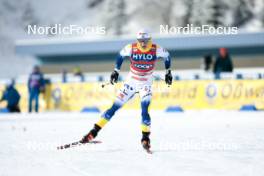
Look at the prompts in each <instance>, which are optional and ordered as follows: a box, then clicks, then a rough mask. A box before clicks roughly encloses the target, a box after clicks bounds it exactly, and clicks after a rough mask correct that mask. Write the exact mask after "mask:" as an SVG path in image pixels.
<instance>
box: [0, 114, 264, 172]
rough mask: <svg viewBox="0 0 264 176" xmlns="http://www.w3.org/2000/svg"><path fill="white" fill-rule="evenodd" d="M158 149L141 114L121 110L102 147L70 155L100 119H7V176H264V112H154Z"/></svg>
mask: <svg viewBox="0 0 264 176" xmlns="http://www.w3.org/2000/svg"><path fill="white" fill-rule="evenodd" d="M151 115H152V134H151V139H152V143H151V144H152V150H153V151H154V154H153V155H148V154H146V152H144V151H143V150H142V149H141V145H140V138H141V132H140V118H139V116H140V112H138V111H131V112H127V111H120V112H118V113H117V114H116V117H114V118H113V119H112V121H111V122H110V123H109V124H107V126H106V127H105V128H104V129H103V130H102V131H101V132H100V134H99V136H98V138H97V139H98V140H101V141H103V143H102V144H91V145H84V146H80V147H75V148H72V149H67V150H56V146H58V145H61V144H64V143H69V142H73V141H76V140H78V139H80V138H81V137H82V136H83V135H84V134H85V133H86V132H88V131H89V130H90V128H91V127H92V126H93V124H94V122H96V121H97V119H98V117H99V116H100V115H99V114H80V113H43V114H30V115H28V114H21V115H16V114H15V115H1V116H0V139H1V140H0V145H1V150H0V176H24V175H29V176H31V175H38V176H46V175H49V176H52V175H64V176H68V175H71V176H72V175H81V176H82V175H84V176H90V175H91V176H94V175H96V176H97V175H102V176H103V175H110V176H111V175H113V176H116V175H128V176H130V175H131V176H132V175H154V176H156V175H157V176H158V175H166V176H167V175H181V176H189V175H190V176H191V175H195V176H197V175H198V176H199V175H201V176H204V175H210V176H211V175H213V176H214V175H225V176H229V175H230V176H233V175H247V176H250V175H252V176H253V175H254V176H258V175H259V176H260V175H264V171H263V168H264V162H263V161H264V112H235V111H188V112H185V113H163V112H151Z"/></svg>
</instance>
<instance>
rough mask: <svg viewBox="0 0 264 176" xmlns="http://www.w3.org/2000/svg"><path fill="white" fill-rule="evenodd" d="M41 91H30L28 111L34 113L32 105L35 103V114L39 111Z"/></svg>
mask: <svg viewBox="0 0 264 176" xmlns="http://www.w3.org/2000/svg"><path fill="white" fill-rule="evenodd" d="M39 93H40V91H39V89H37V88H33V89H31V90H30V91H29V108H28V111H29V112H32V103H33V101H35V112H38V110H39Z"/></svg>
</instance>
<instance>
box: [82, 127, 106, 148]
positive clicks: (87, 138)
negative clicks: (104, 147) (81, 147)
mask: <svg viewBox="0 0 264 176" xmlns="http://www.w3.org/2000/svg"><path fill="white" fill-rule="evenodd" d="M100 130H101V127H99V126H98V125H96V124H95V125H94V128H93V129H92V130H91V131H90V132H89V133H88V134H87V135H85V136H84V137H83V138H82V140H81V141H80V143H83V144H84V143H88V142H91V141H92V140H93V139H94V138H95V137H96V136H97V133H98V132H99V131H100Z"/></svg>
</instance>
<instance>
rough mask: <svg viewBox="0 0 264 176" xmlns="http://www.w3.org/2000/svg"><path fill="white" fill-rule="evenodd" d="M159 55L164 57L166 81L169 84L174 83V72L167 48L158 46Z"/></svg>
mask: <svg viewBox="0 0 264 176" xmlns="http://www.w3.org/2000/svg"><path fill="white" fill-rule="evenodd" d="M157 57H158V58H163V60H164V65H165V69H166V74H165V82H166V84H168V85H171V84H172V74H171V69H170V68H171V57H170V54H169V52H168V51H167V50H165V49H163V48H161V47H159V46H158V47H157Z"/></svg>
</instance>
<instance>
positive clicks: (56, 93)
mask: <svg viewBox="0 0 264 176" xmlns="http://www.w3.org/2000/svg"><path fill="white" fill-rule="evenodd" d="M188 24H192V25H193V26H194V27H195V26H202V25H209V26H212V27H215V28H217V27H221V26H222V27H237V28H238V34H234V35H195V34H192V35H187V34H181V33H177V34H171V35H168V34H161V33H160V25H168V27H185V26H187V25H188ZM28 25H32V26H34V25H36V26H49V27H54V26H56V25H61V26H69V25H78V26H81V27H87V26H90V27H93V29H91V30H89V31H88V32H87V33H85V34H76V33H75V34H72V35H65V34H58V35H57V34H54V33H53V32H54V31H52V30H51V31H49V33H48V34H45V35H43V34H28ZM102 28H103V29H105V33H103V34H102V33H100V30H101V29H102ZM141 28H148V29H149V30H150V31H151V33H152V36H153V41H154V42H155V43H157V44H160V45H161V46H163V47H164V48H166V49H168V51H169V52H170V54H171V56H172V70H173V77H174V80H175V84H174V85H173V86H172V87H171V89H170V90H167V89H162V91H160V89H159V91H157V94H156V97H154V99H155V98H156V99H157V101H155V102H157V103H156V104H155V103H154V104H153V108H154V109H160V110H164V109H167V108H172V109H175V107H176V109H177V107H180V108H181V109H241V108H242V107H243V106H248V105H249V106H250V107H251V108H253V109H263V108H264V106H263V104H264V103H263V99H264V84H263V78H264V71H263V70H264V69H263V68H264V30H263V28H264V1H263V0H233V1H228V0H188V1H186V0H164V1H159V0H143V1H138V0H135V1H128V0H78V1H75V2H73V1H70V0H45V1H43V0H39V1H33V0H11V1H10V0H0V42H1V44H0V46H1V47H0V85H1V86H0V90H1V91H0V92H1V93H0V95H2V96H3V95H4V92H5V89H7V88H8V87H10V86H14V87H15V88H16V89H17V92H18V94H19V95H20V98H17V99H18V100H17V101H18V102H19V103H18V105H19V107H20V109H21V111H23V112H27V111H29V108H28V106H29V99H30V95H29V89H28V86H29V79H30V78H31V76H30V75H32V72H33V73H35V71H36V70H37V73H40V74H38V76H40V77H41V78H40V79H39V80H40V82H39V83H38V84H39V90H38V91H39V94H40V100H39V101H40V102H39V106H40V107H39V108H40V111H53V110H59V111H61V110H63V111H81V110H84V109H85V108H88V109H92V111H93V110H94V109H96V110H95V111H97V110H98V111H101V110H103V109H105V108H106V107H107V106H108V105H110V104H111V101H112V99H111V96H110V95H109V94H111V95H112V94H113V93H114V91H115V89H111V88H106V89H102V88H101V87H100V85H101V83H104V82H108V80H109V75H110V73H111V71H112V70H113V68H114V63H115V57H116V55H117V53H118V52H119V51H120V49H121V48H122V47H124V46H125V45H126V44H128V43H131V42H133V41H135V36H136V32H137V31H138V30H139V29H141ZM98 31H99V32H98ZM221 51H224V52H225V53H226V54H223V55H222V54H221ZM221 58H228V59H226V60H228V62H226V61H224V62H221ZM217 60H220V61H219V62H218V61H217ZM229 60H230V61H229ZM33 68H34V69H33ZM33 70H34V71H33ZM128 70H129V61H128V60H127V61H125V63H124V64H123V67H122V74H121V78H120V81H121V82H122V81H123V79H124V78H125V75H126V74H127V71H128ZM157 70H158V71H157V73H156V74H157V76H156V78H155V79H156V82H155V84H154V86H157V87H158V86H161V87H164V83H163V82H162V81H161V80H160V78H163V77H164V71H162V70H163V63H162V62H160V63H158V65H157ZM33 76H34V74H33ZM42 77H43V78H42ZM190 81H191V82H190ZM117 88H118V86H117ZM109 89H110V90H109ZM37 94H38V93H37ZM17 97H18V96H17ZM33 97H34V96H33ZM33 97H32V99H34V98H33ZM106 97H109V100H106V99H107V98H106ZM166 98H167V100H168V101H166V102H165V103H163V104H162V105H159V104H161V102H164V100H165V99H166ZM11 99H14V98H13V96H12V98H11ZM37 99H38V98H37ZM3 101H6V98H3ZM135 102H136V103H137V101H135ZM136 103H131V104H130V105H128V106H127V108H129V107H130V108H137V105H136ZM11 104H12V103H11ZM15 104H16V103H15ZM7 105H8V101H7V102H6V103H3V102H2V103H1V104H0V107H1V108H5V106H7ZM94 106H95V107H94ZM91 107H92V108H91ZM3 111H4V110H3Z"/></svg>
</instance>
